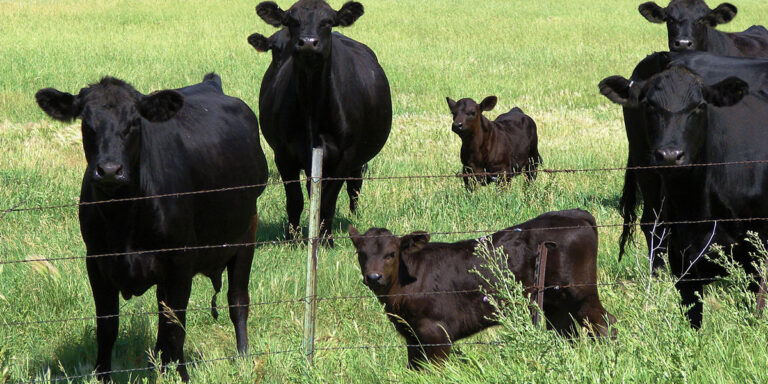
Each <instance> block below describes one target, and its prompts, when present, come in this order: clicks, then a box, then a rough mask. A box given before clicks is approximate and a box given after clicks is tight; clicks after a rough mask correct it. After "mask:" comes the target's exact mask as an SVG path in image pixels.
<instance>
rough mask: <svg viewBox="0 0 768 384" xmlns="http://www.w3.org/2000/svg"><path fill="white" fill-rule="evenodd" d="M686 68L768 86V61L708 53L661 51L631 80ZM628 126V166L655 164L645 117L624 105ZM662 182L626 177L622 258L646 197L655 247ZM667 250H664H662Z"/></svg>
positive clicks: (604, 88) (644, 219)
mask: <svg viewBox="0 0 768 384" xmlns="http://www.w3.org/2000/svg"><path fill="white" fill-rule="evenodd" d="M678 65H679V66H685V67H687V68H689V69H691V70H693V71H694V72H696V73H698V74H700V75H701V76H702V77H703V78H704V79H705V80H706V81H708V82H709V84H710V85H711V84H714V83H715V82H718V81H720V80H724V79H725V78H727V77H729V76H732V75H733V74H734V73H737V74H738V75H739V77H740V78H741V79H742V80H745V81H746V82H747V83H748V84H749V85H750V87H751V88H755V89H759V88H763V87H764V86H766V85H768V60H766V59H761V58H738V57H724V56H718V55H714V54H710V53H707V52H695V51H694V52H683V53H676V52H657V53H654V54H652V55H649V56H648V57H646V58H645V59H643V60H642V61H641V62H640V63H639V64H638V65H637V66H636V67H635V69H634V71H633V73H632V77H630V80H631V81H634V82H642V81H644V80H647V79H648V78H650V77H652V76H654V75H655V74H658V73H659V72H661V71H663V70H665V69H667V68H669V67H672V66H678ZM610 79H611V78H610V77H609V78H607V79H605V80H604V81H603V82H601V83H600V92H602V93H603V94H604V95H609V94H611V93H613V92H614V91H613V90H612V87H611V86H609V84H608V83H610ZM609 98H610V97H609ZM623 112H624V124H625V127H626V133H627V140H628V142H629V153H628V158H627V166H628V167H643V166H648V165H650V164H651V158H650V153H651V152H650V147H649V144H648V142H647V138H646V134H645V131H646V128H645V115H644V113H643V111H642V110H640V109H638V108H637V107H636V106H635V105H634V104H632V103H628V104H624V107H623ZM660 190H661V179H660V178H659V175H658V173H656V172H654V171H652V170H648V169H637V170H628V171H626V172H625V174H624V187H623V191H622V195H621V199H620V202H619V212H620V213H621V216H622V218H623V219H624V224H625V225H624V228H623V231H622V234H621V239H620V251H619V257H620V258H621V255H622V254H623V253H624V250H625V245H626V242H627V240H629V239H630V238H631V236H632V233H633V230H634V228H635V227H634V223H635V221H636V220H637V215H636V213H635V211H636V209H637V206H638V205H639V203H640V196H638V192H639V195H641V196H642V201H643V210H642V216H641V218H640V222H641V223H645V224H643V225H642V226H641V228H642V230H643V234H644V235H645V238H646V243H647V245H648V248H649V249H650V248H651V240H652V236H653V235H652V234H651V230H652V228H653V225H651V224H650V223H653V222H654V221H656V220H657V219H659V220H660V221H663V220H664V219H665V213H666V207H664V206H662V205H663V199H662V195H661V193H660ZM662 229H663V226H661V227H658V228H657V230H658V233H657V236H658V235H659V234H660V233H661V232H662ZM654 241H655V244H654V246H661V245H663V243H662V244H660V243H661V242H660V239H659V238H658V237H657V238H655V239H654ZM662 248H663V247H662ZM653 262H654V268H657V267H660V266H662V265H663V262H662V260H661V259H660V258H655V259H654V260H653Z"/></svg>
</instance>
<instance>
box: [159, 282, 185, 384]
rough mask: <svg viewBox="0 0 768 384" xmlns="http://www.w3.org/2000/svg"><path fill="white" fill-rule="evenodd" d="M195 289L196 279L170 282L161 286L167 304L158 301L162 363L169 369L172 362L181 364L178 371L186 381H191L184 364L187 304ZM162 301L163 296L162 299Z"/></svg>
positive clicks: (160, 290) (160, 289)
mask: <svg viewBox="0 0 768 384" xmlns="http://www.w3.org/2000/svg"><path fill="white" fill-rule="evenodd" d="M191 288H192V277H191V276H183V277H176V278H169V279H168V280H167V281H165V282H163V283H161V284H159V285H158V292H159V293H160V292H162V294H163V296H164V300H162V301H161V300H158V307H160V311H161V313H160V315H159V328H158V330H157V348H158V349H159V351H160V352H161V361H162V364H163V366H164V367H165V366H166V365H168V364H169V363H171V362H178V364H179V366H178V368H177V371H178V372H179V375H180V376H181V380H182V381H185V382H186V381H189V373H187V366H186V364H185V363H184V339H185V337H186V333H185V330H184V329H185V327H186V324H187V312H186V310H187V304H188V303H189V294H190V291H191ZM158 299H160V296H158Z"/></svg>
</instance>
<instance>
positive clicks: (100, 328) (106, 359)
mask: <svg viewBox="0 0 768 384" xmlns="http://www.w3.org/2000/svg"><path fill="white" fill-rule="evenodd" d="M86 268H87V270H88V280H89V281H90V283H91V291H93V301H94V303H95V304H96V316H97V318H96V343H97V344H98V351H97V353H96V356H97V357H96V373H97V374H98V377H99V380H101V381H109V379H110V374H109V371H111V370H112V348H113V347H114V345H115V340H117V331H118V327H119V326H120V318H119V317H118V315H119V314H120V306H119V303H120V297H119V296H118V290H117V288H115V287H114V286H113V285H112V284H110V283H109V282H108V281H107V280H106V279H105V278H104V276H103V275H102V274H101V272H100V271H99V268H98V262H97V260H94V259H88V260H87V261H86Z"/></svg>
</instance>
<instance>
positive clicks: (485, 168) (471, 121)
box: [445, 96, 543, 189]
mask: <svg viewBox="0 0 768 384" xmlns="http://www.w3.org/2000/svg"><path fill="white" fill-rule="evenodd" d="M445 99H446V101H447V102H448V108H450V110H451V114H453V124H452V126H451V129H452V130H453V132H455V133H456V134H457V135H459V137H460V138H461V164H462V165H463V167H462V173H468V174H478V175H475V176H474V179H475V180H476V181H477V182H478V183H479V184H480V185H486V184H488V183H489V182H491V181H502V180H508V178H510V177H512V176H515V175H516V174H517V173H520V172H524V173H523V175H524V176H525V178H526V179H527V180H528V181H533V180H536V169H537V168H538V166H539V164H541V162H542V161H543V160H542V158H541V155H540V154H539V149H538V142H539V138H538V135H537V132H536V123H535V122H534V121H533V119H531V117H530V116H528V115H526V114H525V113H523V111H522V110H521V109H520V108H517V107H515V108H512V109H511V110H510V111H509V112H507V113H504V114H501V115H499V117H497V118H496V120H494V121H491V120H488V118H486V117H485V116H483V112H485V111H491V110H493V108H494V107H495V106H496V102H497V100H498V99H497V98H496V96H488V97H486V98H485V99H483V101H481V102H480V104H478V103H477V102H475V101H474V100H472V99H469V98H466V99H461V100H459V101H453V99H451V98H450V97H446V98H445ZM484 173H486V174H490V175H482V174H484ZM470 180H471V176H465V177H464V186H465V187H466V188H467V189H471V187H472V186H471V184H470Z"/></svg>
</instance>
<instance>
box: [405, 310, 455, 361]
mask: <svg viewBox="0 0 768 384" xmlns="http://www.w3.org/2000/svg"><path fill="white" fill-rule="evenodd" d="M423 323H426V324H423V325H422V326H420V327H418V333H419V338H418V339H417V338H411V339H407V341H408V368H410V369H414V370H421V369H422V368H423V365H424V364H425V363H429V364H440V363H442V362H443V361H444V360H445V359H447V358H448V356H449V355H450V354H451V346H452V345H451V340H450V338H449V337H448V335H447V334H446V330H445V329H444V328H443V327H441V326H440V325H438V323H436V322H433V321H428V320H425V321H423Z"/></svg>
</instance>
